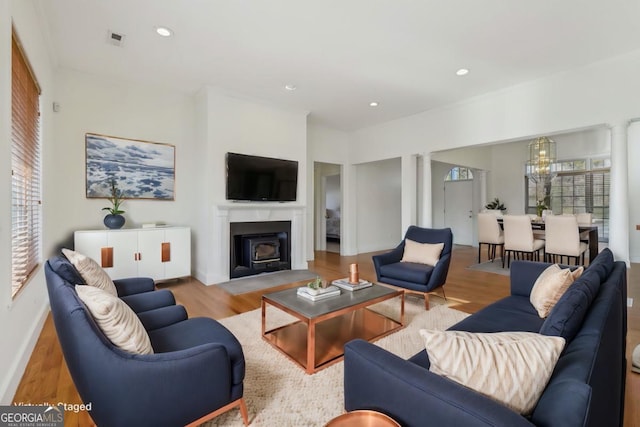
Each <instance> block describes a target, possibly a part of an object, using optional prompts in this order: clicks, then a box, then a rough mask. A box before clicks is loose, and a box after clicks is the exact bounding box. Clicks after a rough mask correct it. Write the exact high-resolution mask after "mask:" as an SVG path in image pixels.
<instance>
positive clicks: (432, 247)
mask: <svg viewBox="0 0 640 427" xmlns="http://www.w3.org/2000/svg"><path fill="white" fill-rule="evenodd" d="M442 249H444V243H419V242H414V241H413V240H409V239H405V240H404V253H403V254H402V259H401V260H400V261H401V262H416V263H418V264H427V265H431V266H433V267H435V265H436V264H437V263H438V260H439V259H440V254H441V253H442Z"/></svg>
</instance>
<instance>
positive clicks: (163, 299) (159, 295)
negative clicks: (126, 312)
mask: <svg viewBox="0 0 640 427" xmlns="http://www.w3.org/2000/svg"><path fill="white" fill-rule="evenodd" d="M120 299H121V300H122V301H124V302H125V304H127V305H128V306H129V307H131V309H132V310H133V311H135V312H136V313H142V312H143V311H149V310H154V309H156V308H161V307H167V306H170V305H175V304H176V299H175V297H174V296H173V293H172V292H171V291H170V290H168V289H160V290H157V291H153V292H143V293H141V294H133V295H128V296H123V297H121V298H120Z"/></svg>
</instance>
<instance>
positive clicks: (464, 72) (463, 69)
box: [456, 68, 469, 76]
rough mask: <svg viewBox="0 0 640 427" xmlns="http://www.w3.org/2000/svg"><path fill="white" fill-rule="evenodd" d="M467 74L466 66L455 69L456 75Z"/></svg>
mask: <svg viewBox="0 0 640 427" xmlns="http://www.w3.org/2000/svg"><path fill="white" fill-rule="evenodd" d="M467 74H469V70H468V69H467V68H460V69H459V70H458V71H456V75H458V76H466V75H467Z"/></svg>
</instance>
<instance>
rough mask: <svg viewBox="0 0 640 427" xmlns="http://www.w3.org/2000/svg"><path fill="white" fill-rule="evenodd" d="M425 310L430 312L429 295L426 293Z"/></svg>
mask: <svg viewBox="0 0 640 427" xmlns="http://www.w3.org/2000/svg"><path fill="white" fill-rule="evenodd" d="M424 309H425V310H429V294H428V293H427V292H425V293H424Z"/></svg>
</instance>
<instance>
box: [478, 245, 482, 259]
mask: <svg viewBox="0 0 640 427" xmlns="http://www.w3.org/2000/svg"><path fill="white" fill-rule="evenodd" d="M481 251H482V243H480V242H478V264H480V261H482V257H481V254H482V252H481Z"/></svg>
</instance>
